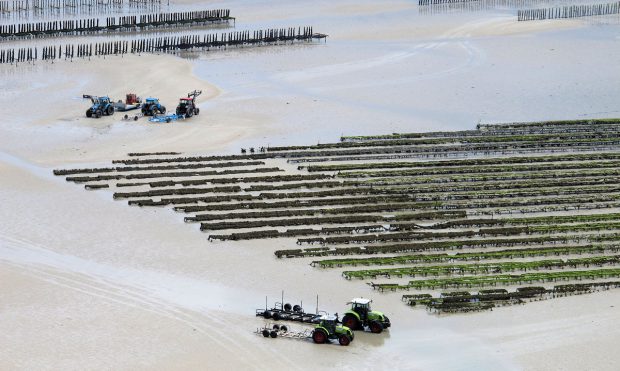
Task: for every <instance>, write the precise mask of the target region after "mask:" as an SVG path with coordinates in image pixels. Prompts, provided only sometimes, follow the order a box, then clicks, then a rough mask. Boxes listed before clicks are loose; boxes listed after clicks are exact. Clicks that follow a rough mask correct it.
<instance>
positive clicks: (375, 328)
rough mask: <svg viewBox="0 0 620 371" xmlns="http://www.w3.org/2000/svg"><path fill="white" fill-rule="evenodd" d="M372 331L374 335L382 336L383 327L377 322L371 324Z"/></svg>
mask: <svg viewBox="0 0 620 371" xmlns="http://www.w3.org/2000/svg"><path fill="white" fill-rule="evenodd" d="M370 331H371V332H372V333H373V334H380V333H381V332H383V325H382V324H381V323H379V322H377V321H372V322H370Z"/></svg>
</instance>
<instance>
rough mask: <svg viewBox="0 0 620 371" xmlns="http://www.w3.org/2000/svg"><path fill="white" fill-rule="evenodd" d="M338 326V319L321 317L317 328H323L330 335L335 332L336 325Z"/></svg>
mask: <svg viewBox="0 0 620 371" xmlns="http://www.w3.org/2000/svg"><path fill="white" fill-rule="evenodd" d="M337 324H338V317H336V316H329V317H327V316H323V317H322V318H321V322H319V326H321V327H324V328H325V329H326V330H327V331H328V332H329V333H330V334H332V333H335V332H336V325H337Z"/></svg>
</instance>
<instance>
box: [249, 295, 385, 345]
mask: <svg viewBox="0 0 620 371" xmlns="http://www.w3.org/2000/svg"><path fill="white" fill-rule="evenodd" d="M371 302H372V300H370V299H364V298H355V299H353V300H351V301H350V302H349V303H347V304H350V305H351V309H350V310H347V312H346V313H345V316H344V317H343V318H342V321H340V320H339V319H338V314H337V313H336V314H335V315H331V316H330V315H329V314H328V313H327V312H325V311H321V312H319V309H318V296H317V308H316V313H306V312H304V309H303V308H302V306H301V305H291V304H290V303H286V304H284V293H282V301H281V302H276V303H275V305H274V306H273V307H271V308H269V309H268V307H267V298H265V309H257V310H256V316H257V317H263V318H265V319H267V320H269V319H271V320H274V321H294V322H301V323H305V324H312V325H314V329H313V330H312V331H309V330H305V331H303V332H295V331H290V330H289V329H288V328H287V327H286V326H284V325H279V324H274V325H273V327H263V328H261V329H258V330H257V331H256V333H257V334H262V335H263V336H264V337H271V338H275V337H278V336H281V337H286V338H296V339H310V338H311V339H312V340H313V341H314V342H315V343H317V344H324V343H329V342H330V341H331V340H338V342H339V343H340V345H349V344H350V343H351V341H353V338H354V335H353V330H366V329H367V328H368V329H370V331H371V332H372V333H375V334H378V333H381V332H383V330H384V329H386V328H388V327H390V326H391V323H390V320H389V318H387V316H385V315H384V314H383V313H381V312H378V311H373V310H372V309H371V308H370V303H371Z"/></svg>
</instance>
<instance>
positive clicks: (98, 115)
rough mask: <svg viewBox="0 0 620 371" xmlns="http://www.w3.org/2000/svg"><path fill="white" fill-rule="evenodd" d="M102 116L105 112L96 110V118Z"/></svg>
mask: <svg viewBox="0 0 620 371" xmlns="http://www.w3.org/2000/svg"><path fill="white" fill-rule="evenodd" d="M101 116H103V112H101V110H97V111H96V112H95V117H96V118H99V117H101Z"/></svg>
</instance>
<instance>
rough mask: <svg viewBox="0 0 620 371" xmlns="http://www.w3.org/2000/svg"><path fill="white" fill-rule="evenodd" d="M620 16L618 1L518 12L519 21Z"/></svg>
mask: <svg viewBox="0 0 620 371" xmlns="http://www.w3.org/2000/svg"><path fill="white" fill-rule="evenodd" d="M609 14H620V1H618V2H615V3H607V4H590V5H569V6H561V7H555V8H546V9H527V10H519V12H518V19H519V21H536V20H543V19H558V18H576V17H589V16H596V15H609Z"/></svg>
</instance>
